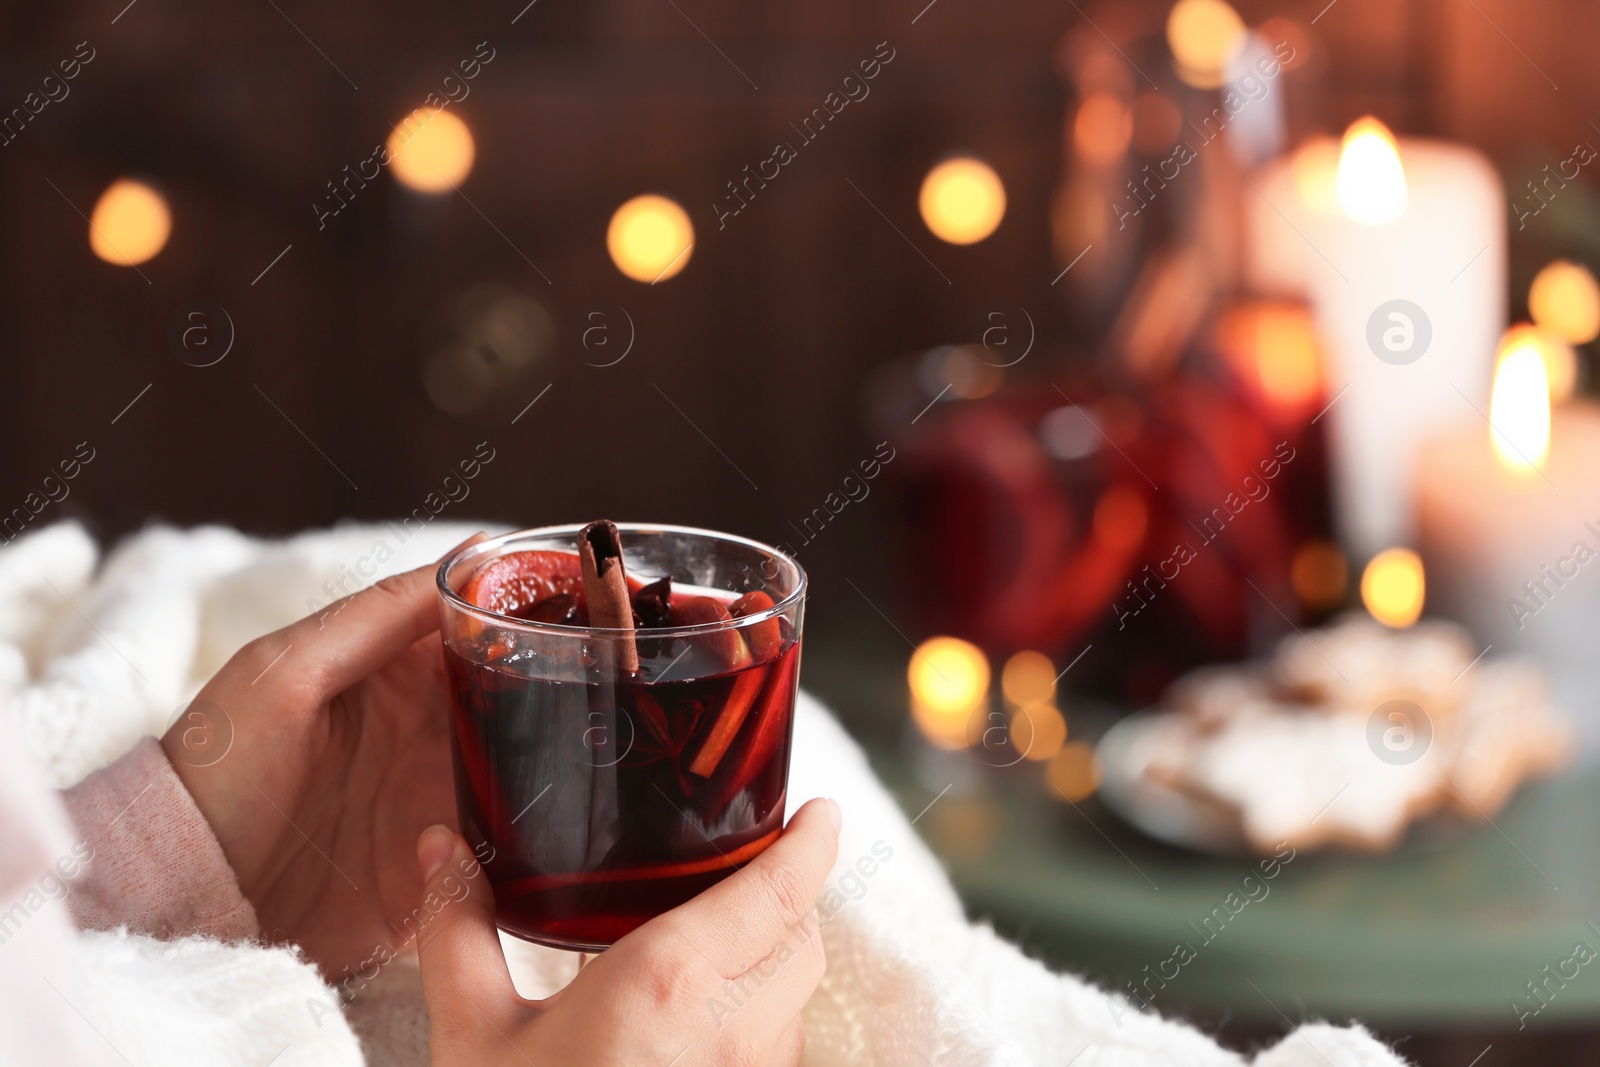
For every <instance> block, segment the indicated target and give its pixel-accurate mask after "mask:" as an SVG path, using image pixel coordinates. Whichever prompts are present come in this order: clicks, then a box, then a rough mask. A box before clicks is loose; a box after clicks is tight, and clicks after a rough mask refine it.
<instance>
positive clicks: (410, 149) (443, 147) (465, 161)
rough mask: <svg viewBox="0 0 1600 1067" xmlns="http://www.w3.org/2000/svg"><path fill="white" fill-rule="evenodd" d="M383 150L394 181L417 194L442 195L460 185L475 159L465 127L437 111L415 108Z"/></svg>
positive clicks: (403, 120)
mask: <svg viewBox="0 0 1600 1067" xmlns="http://www.w3.org/2000/svg"><path fill="white" fill-rule="evenodd" d="M386 147H387V148H388V152H389V169H390V170H392V171H394V176H395V180H396V181H398V182H399V183H400V184H401V185H404V186H407V187H408V188H411V189H415V190H416V191H417V192H419V193H443V192H447V191H448V190H450V189H453V188H455V187H456V186H458V185H460V184H461V183H462V182H464V181H466V180H467V175H468V174H470V173H472V162H473V160H474V159H475V158H476V157H477V149H476V147H475V146H474V144H473V141H472V131H471V130H469V129H467V124H466V123H465V122H462V121H461V119H460V118H459V117H457V116H456V115H454V114H452V113H451V112H449V111H443V110H440V109H438V108H418V109H417V110H416V111H413V112H412V113H411V114H409V115H407V116H406V117H405V118H404V119H401V120H400V123H399V125H397V126H396V127H395V128H394V130H393V132H391V133H390V134H389V143H388V145H387V146H386Z"/></svg>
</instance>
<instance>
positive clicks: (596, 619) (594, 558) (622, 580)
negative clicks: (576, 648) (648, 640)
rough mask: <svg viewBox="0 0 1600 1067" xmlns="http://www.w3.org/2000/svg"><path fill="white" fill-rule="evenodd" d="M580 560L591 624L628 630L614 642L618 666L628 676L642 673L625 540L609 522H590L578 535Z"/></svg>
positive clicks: (606, 628) (584, 593) (602, 520)
mask: <svg viewBox="0 0 1600 1067" xmlns="http://www.w3.org/2000/svg"><path fill="white" fill-rule="evenodd" d="M578 560H579V562H580V564H581V566H582V568H583V596H584V599H585V600H586V601H588V604H589V625H590V626H594V627H597V628H599V629H605V630H625V631H627V632H626V633H625V634H619V635H617V636H616V637H615V638H614V639H612V640H613V642H614V644H615V646H616V647H617V652H618V663H617V665H618V666H619V667H620V668H621V669H622V670H623V671H624V672H625V673H627V674H635V673H637V672H638V670H639V649H638V647H637V646H636V645H635V644H634V640H633V602H632V600H631V599H630V598H629V596H628V578H627V574H626V573H625V572H624V571H623V567H622V537H621V535H620V534H619V533H618V532H617V524H616V523H614V522H612V521H610V520H609V519H601V520H600V521H599V522H591V523H590V524H589V525H587V526H585V527H584V528H583V529H582V530H580V531H579V532H578Z"/></svg>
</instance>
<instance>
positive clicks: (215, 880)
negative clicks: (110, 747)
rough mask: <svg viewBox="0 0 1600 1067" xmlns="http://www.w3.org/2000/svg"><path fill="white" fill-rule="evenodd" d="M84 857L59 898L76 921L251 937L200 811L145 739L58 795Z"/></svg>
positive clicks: (89, 926)
mask: <svg viewBox="0 0 1600 1067" xmlns="http://www.w3.org/2000/svg"><path fill="white" fill-rule="evenodd" d="M63 800H65V802H66V806H67V811H68V813H69V814H70V815H71V817H72V821H73V823H74V824H75V825H76V826H77V829H78V833H79V835H80V837H81V841H80V842H79V845H78V853H79V854H80V855H81V856H82V858H84V859H85V860H86V861H87V865H86V867H85V869H84V873H83V875H82V877H81V878H78V879H75V880H74V881H73V882H72V890H71V892H70V893H69V894H68V896H67V903H68V905H69V907H70V908H71V911H72V918H73V921H74V922H76V923H77V924H78V927H79V928H80V929H85V930H103V929H110V928H112V927H117V926H126V927H128V928H129V929H130V930H132V931H134V932H136V933H143V934H150V935H153V936H156V937H161V938H173V937H182V936H185V935H189V934H204V935H206V936H208V937H214V938H220V939H222V940H239V939H244V938H252V937H255V936H256V935H257V934H258V933H259V932H260V928H259V925H258V923H257V921H256V913H255V909H254V908H253V907H252V906H251V904H250V902H249V901H248V900H246V899H245V897H244V894H243V892H242V891H241V890H240V888H239V880H238V878H237V877H235V875H234V873H233V869H232V868H231V867H229V866H228V861H227V859H226V858H225V857H224V856H223V853H222V846H221V845H220V844H219V843H218V842H217V838H216V835H215V834H213V833H212V832H211V827H210V825H209V824H208V823H207V822H206V819H205V816H204V815H203V814H201V812H200V809H199V808H198V807H196V806H195V803H194V799H193V798H192V797H190V796H189V793H188V791H187V790H186V789H184V787H183V783H182V782H181V781H179V779H178V776H177V774H176V773H175V772H174V771H173V769H172V765H171V764H170V763H168V762H167V757H166V754H165V753H164V752H163V751H162V750H161V746H160V744H158V743H157V742H156V740H155V739H154V738H150V737H147V738H145V739H144V740H142V741H140V742H139V744H138V745H137V746H136V747H135V748H134V749H133V751H131V752H129V753H128V754H127V755H125V756H123V757H122V758H121V759H119V760H118V761H117V762H116V763H113V764H112V765H111V766H109V767H106V768H104V769H102V770H99V771H96V772H95V773H94V774H92V775H90V776H89V777H88V778H86V779H84V780H83V781H82V782H80V783H79V784H78V785H76V786H74V787H72V788H71V789H69V790H67V792H66V793H64V794H63Z"/></svg>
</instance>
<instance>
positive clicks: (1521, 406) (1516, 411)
mask: <svg viewBox="0 0 1600 1067" xmlns="http://www.w3.org/2000/svg"><path fill="white" fill-rule="evenodd" d="M1489 440H1490V442H1491V443H1492V444H1493V445H1494V451H1495V455H1496V456H1498V457H1499V459H1500V463H1501V465H1502V466H1504V467H1505V468H1506V469H1507V470H1512V471H1520V472H1532V471H1534V470H1536V469H1538V467H1539V465H1540V464H1541V463H1543V462H1544V460H1545V457H1546V456H1547V455H1549V453H1550V381H1549V377H1548V375H1547V374H1546V371H1545V354H1544V346H1543V345H1542V344H1541V342H1540V338H1539V335H1538V332H1537V331H1536V330H1533V329H1532V328H1530V327H1527V326H1516V327H1512V328H1511V329H1510V330H1508V331H1506V335H1505V336H1504V337H1503V338H1501V340H1500V353H1499V358H1498V360H1497V362H1496V364H1495V371H1494V392H1493V393H1492V394H1490V397H1489Z"/></svg>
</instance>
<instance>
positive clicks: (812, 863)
mask: <svg viewBox="0 0 1600 1067" xmlns="http://www.w3.org/2000/svg"><path fill="white" fill-rule="evenodd" d="M840 818H841V816H840V814H839V805H837V804H835V803H834V802H833V801H831V800H813V801H810V802H809V803H807V804H806V805H805V806H804V807H802V808H801V809H800V810H799V811H798V812H796V813H795V815H794V818H792V819H790V820H789V826H788V828H787V829H785V830H784V832H783V835H782V836H781V837H779V838H778V840H777V841H776V842H775V843H774V844H773V845H772V847H771V848H769V849H767V850H766V851H765V852H763V853H761V855H759V856H757V857H756V858H755V859H753V860H751V861H750V863H749V864H748V865H747V866H745V867H744V869H743V870H740V871H739V872H737V873H736V874H733V875H731V876H730V877H728V878H727V879H725V880H724V881H722V882H719V883H718V884H717V885H715V886H713V887H711V888H710V889H708V890H706V891H705V892H704V893H701V894H700V895H699V896H698V897H696V898H695V899H693V900H691V901H689V902H688V903H687V904H684V905H682V906H681V907H679V908H677V909H675V910H674V911H673V912H671V913H670V914H671V915H672V917H673V920H672V922H673V925H674V926H675V927H676V928H677V929H678V932H680V933H682V934H683V935H685V936H686V937H688V938H690V939H691V940H692V941H693V942H694V943H696V944H697V945H699V946H701V947H703V950H704V951H705V952H706V954H707V955H708V956H709V957H710V959H711V961H712V963H713V964H714V965H715V966H716V967H717V969H718V970H719V971H721V972H722V974H723V975H725V976H727V977H730V978H732V977H736V976H738V975H740V974H743V973H744V972H745V971H746V970H748V969H750V968H752V967H753V966H754V965H755V964H757V963H758V962H760V961H763V960H767V959H768V958H769V957H770V956H772V955H773V954H774V952H779V954H782V951H781V950H782V948H783V947H785V946H787V947H788V949H789V952H790V953H791V954H800V953H811V952H815V953H817V957H818V959H817V962H818V965H819V966H818V977H820V976H821V972H820V948H821V943H820V940H818V935H817V929H816V925H815V923H814V922H812V921H811V920H810V918H809V916H810V912H811V908H812V905H813V904H814V903H815V902H816V899H817V894H818V893H819V892H820V891H821V889H822V883H823V880H824V879H826V878H827V877H828V872H829V871H830V870H832V869H833V860H834V857H835V855H836V854H837V852H838V848H839V821H840ZM784 959H785V961H787V959H788V956H787V955H786V956H785V957H784Z"/></svg>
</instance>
